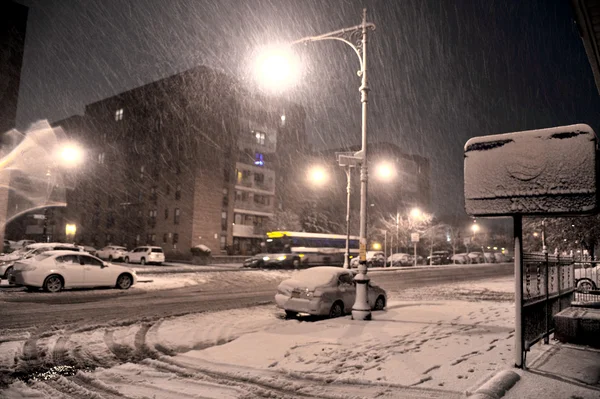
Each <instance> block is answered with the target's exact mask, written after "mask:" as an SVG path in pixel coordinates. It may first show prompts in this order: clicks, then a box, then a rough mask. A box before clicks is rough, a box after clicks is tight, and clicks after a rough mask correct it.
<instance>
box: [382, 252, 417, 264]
mask: <svg viewBox="0 0 600 399" xmlns="http://www.w3.org/2000/svg"><path fill="white" fill-rule="evenodd" d="M386 264H387V265H388V266H412V265H413V261H412V257H411V256H410V255H409V254H405V253H397V254H392V255H390V256H388V258H387V261H386Z"/></svg>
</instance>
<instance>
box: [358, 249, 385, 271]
mask: <svg viewBox="0 0 600 399" xmlns="http://www.w3.org/2000/svg"><path fill="white" fill-rule="evenodd" d="M359 260H360V259H359V257H358V256H357V257H355V258H352V259H351V260H350V267H354V268H356V267H358V263H359ZM383 266H385V254H384V253H383V252H381V251H367V267H383Z"/></svg>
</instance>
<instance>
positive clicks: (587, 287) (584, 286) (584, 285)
mask: <svg viewBox="0 0 600 399" xmlns="http://www.w3.org/2000/svg"><path fill="white" fill-rule="evenodd" d="M577 289H578V290H579V291H581V292H589V291H591V290H595V289H596V284H594V282H593V281H592V280H590V279H589V278H583V279H581V280H579V281H578V282H577Z"/></svg>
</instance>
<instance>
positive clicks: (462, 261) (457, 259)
mask: <svg viewBox="0 0 600 399" xmlns="http://www.w3.org/2000/svg"><path fill="white" fill-rule="evenodd" d="M450 260H451V261H452V263H455V264H457V265H466V264H469V263H471V258H469V256H468V255H467V254H454V255H452V257H451V258H450Z"/></svg>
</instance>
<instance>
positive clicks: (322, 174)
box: [308, 166, 329, 186]
mask: <svg viewBox="0 0 600 399" xmlns="http://www.w3.org/2000/svg"><path fill="white" fill-rule="evenodd" d="M327 180H329V176H328V175H327V172H326V171H325V169H323V168H322V167H320V166H314V167H312V168H310V169H309V171H308V181H309V182H311V183H314V184H315V185H317V186H322V185H323V184H325V183H326V182H327Z"/></svg>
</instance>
